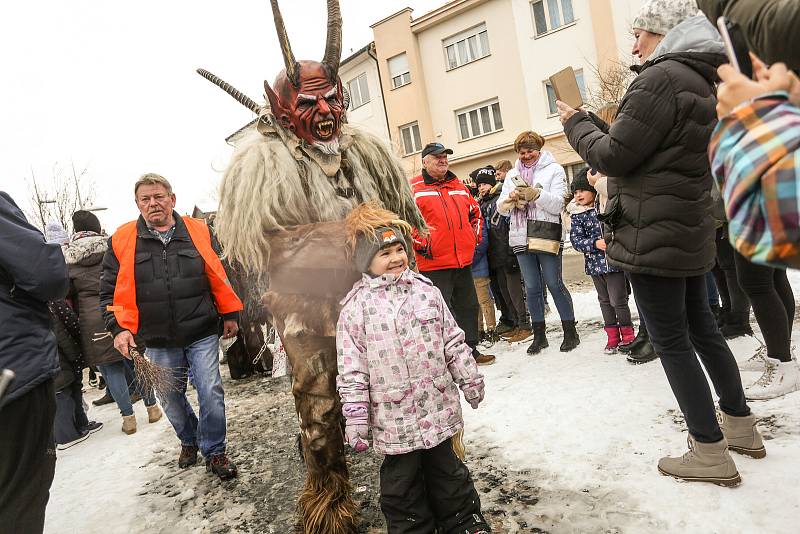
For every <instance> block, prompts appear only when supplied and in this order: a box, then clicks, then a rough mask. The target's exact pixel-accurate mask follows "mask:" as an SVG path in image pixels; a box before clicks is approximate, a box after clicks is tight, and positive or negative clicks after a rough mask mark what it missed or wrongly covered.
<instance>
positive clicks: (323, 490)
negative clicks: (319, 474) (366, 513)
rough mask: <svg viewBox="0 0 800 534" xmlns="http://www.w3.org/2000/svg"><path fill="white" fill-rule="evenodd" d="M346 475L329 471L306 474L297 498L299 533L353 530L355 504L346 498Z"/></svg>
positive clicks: (331, 533) (340, 533)
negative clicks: (316, 475) (315, 476)
mask: <svg viewBox="0 0 800 534" xmlns="http://www.w3.org/2000/svg"><path fill="white" fill-rule="evenodd" d="M351 490H352V488H351V486H350V481H349V480H348V478H347V476H342V474H340V473H330V474H328V475H326V476H325V477H324V478H321V479H320V478H314V477H311V476H309V477H307V478H306V485H305V488H304V489H303V493H302V494H300V498H299V499H298V501H297V509H298V514H299V516H300V518H299V521H298V523H299V525H298V526H299V527H300V528H298V532H299V533H303V534H352V533H354V532H356V524H357V519H358V507H357V506H356V504H355V502H353V500H352V499H351V498H350V492H351Z"/></svg>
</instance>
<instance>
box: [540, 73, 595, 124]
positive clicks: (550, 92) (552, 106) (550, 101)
mask: <svg viewBox="0 0 800 534" xmlns="http://www.w3.org/2000/svg"><path fill="white" fill-rule="evenodd" d="M575 80H577V82H578V89H580V91H581V98H582V99H583V101H584V102H586V100H587V99H588V98H587V96H586V84H585V83H584V81H583V71H582V70H576V71H575ZM544 89H545V92H546V93H547V112H548V114H549V115H555V114H556V113H558V108H556V92H555V90H554V89H553V86H552V85H551V84H550V82H549V81H546V82H544Z"/></svg>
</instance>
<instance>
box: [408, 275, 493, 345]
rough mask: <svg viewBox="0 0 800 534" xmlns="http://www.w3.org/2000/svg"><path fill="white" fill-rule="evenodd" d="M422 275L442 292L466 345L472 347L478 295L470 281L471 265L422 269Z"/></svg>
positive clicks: (476, 340)
mask: <svg viewBox="0 0 800 534" xmlns="http://www.w3.org/2000/svg"><path fill="white" fill-rule="evenodd" d="M422 274H423V275H425V276H427V277H428V278H430V280H431V282H433V285H435V286H436V287H437V288H439V291H441V292H442V296H443V297H444V301H445V302H446V303H447V307H448V308H450V312H451V313H452V314H453V317H454V318H455V320H456V323H458V327H459V328H461V330H463V331H464V337H465V341H466V343H467V345H469V346H470V348H472V349H473V352H474V349H475V347H477V346H478V341H479V339H478V314H479V313H480V311H481V310H480V306H479V305H478V295H477V293H475V284H474V283H473V281H472V266H471V265H467V266H466V267H462V268H460V269H439V270H436V271H424V272H422Z"/></svg>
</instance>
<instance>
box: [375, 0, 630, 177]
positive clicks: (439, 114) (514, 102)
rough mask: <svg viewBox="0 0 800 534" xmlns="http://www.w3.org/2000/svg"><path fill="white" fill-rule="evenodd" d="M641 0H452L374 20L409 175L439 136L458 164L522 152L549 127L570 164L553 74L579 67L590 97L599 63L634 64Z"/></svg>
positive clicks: (460, 169) (461, 168) (554, 147)
mask: <svg viewBox="0 0 800 534" xmlns="http://www.w3.org/2000/svg"><path fill="white" fill-rule="evenodd" d="M640 5H641V0H454V1H451V2H449V3H447V4H445V5H443V6H441V7H440V8H438V9H436V10H434V11H432V12H430V13H427V14H424V15H422V16H420V17H418V18H413V16H412V10H411V9H410V8H406V9H403V10H401V11H399V12H397V13H394V14H392V15H390V16H388V17H386V18H385V19H383V20H381V21H379V22H377V23H375V24H374V25H373V26H372V29H373V33H374V38H375V41H374V44H375V53H376V56H377V66H378V70H379V79H380V81H381V83H382V87H383V98H384V103H385V107H386V119H387V128H388V131H389V133H390V136H391V138H392V139H393V140H394V142H395V145H396V147H397V149H398V152H399V153H400V154H401V155H402V157H403V161H404V165H405V169H406V171H407V172H408V173H409V175H413V174H417V173H418V172H419V171H420V169H421V158H420V151H421V150H422V147H423V146H425V144H426V143H428V142H432V141H438V142H441V143H444V144H445V145H446V146H448V147H450V148H452V149H453V150H454V152H455V153H454V154H453V156H451V158H450V160H451V162H452V169H453V171H454V172H455V173H456V174H457V175H459V176H460V177H466V176H467V175H468V174H469V172H470V171H471V170H473V169H476V168H478V167H481V166H483V165H486V164H491V163H495V162H496V161H498V160H500V159H509V160H512V161H513V160H514V159H515V153H514V151H513V142H514V138H515V137H516V136H517V134H518V133H520V132H522V131H524V130H534V131H537V132H539V133H541V134H542V135H543V136H544V137H545V138H546V140H547V144H546V146H545V149H546V150H549V151H550V152H552V153H553V155H554V156H555V158H556V159H557V160H558V161H559V163H561V164H562V165H564V166H565V167H566V168H567V172H568V175H569V176H570V177H571V175H572V174H573V173H574V171H575V170H576V169H577V168H578V167H579V166H581V164H582V162H581V160H580V157H579V156H578V155H577V154H576V153H575V152H574V151H573V150H572V149H571V147H570V146H569V144H568V143H567V142H566V139H565V136H564V134H563V129H562V127H561V123H560V122H559V120H558V116H557V114H556V109H555V95H554V93H553V90H552V87H549V82H547V78H548V77H549V76H550V75H552V74H554V73H555V72H557V71H559V70H561V69H562V68H564V67H566V66H572V67H573V68H574V69H575V70H576V75H577V78H578V82H579V84H580V85H581V86H582V89H583V90H584V93H585V94H586V97H585V99H588V97H589V93H590V92H591V91H592V88H593V87H594V85H596V84H597V77H596V75H595V73H596V72H597V71H598V69H604V68H611V67H612V66H613V65H614V64H618V63H619V61H620V60H622V61H624V62H628V63H629V62H630V54H629V50H630V47H631V45H632V37H631V33H630V22H631V21H632V20H633V18H634V16H635V14H636V11H637V10H638V8H639V6H640Z"/></svg>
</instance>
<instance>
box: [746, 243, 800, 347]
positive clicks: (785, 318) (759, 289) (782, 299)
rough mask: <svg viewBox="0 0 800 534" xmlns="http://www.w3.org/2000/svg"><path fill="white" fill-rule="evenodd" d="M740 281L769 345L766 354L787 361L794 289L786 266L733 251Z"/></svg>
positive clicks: (765, 340)
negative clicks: (757, 261) (760, 262)
mask: <svg viewBox="0 0 800 534" xmlns="http://www.w3.org/2000/svg"><path fill="white" fill-rule="evenodd" d="M734 254H735V256H734V261H735V262H736V272H737V274H738V275H739V284H740V285H741V286H742V289H744V292H745V293H747V296H748V297H749V298H750V303H751V304H752V305H753V313H754V314H755V316H756V322H758V327H759V328H760V329H761V334H762V335H763V336H764V343H765V344H766V345H767V356H769V357H770V358H775V359H778V360H780V361H782V362H788V361H791V359H792V323H793V322H794V293H793V292H792V286H791V284H789V279H788V278H787V276H786V271H785V270H784V269H775V268H772V267H767V266H765V265H756V264H755V263H750V261H748V259H747V258H745V257H744V256H742V255H741V254H739V253H738V252H736V251H734Z"/></svg>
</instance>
